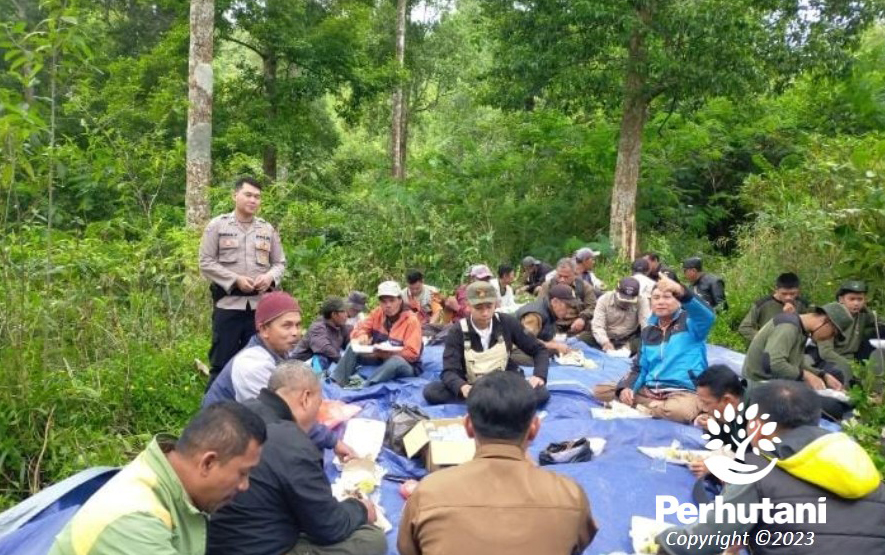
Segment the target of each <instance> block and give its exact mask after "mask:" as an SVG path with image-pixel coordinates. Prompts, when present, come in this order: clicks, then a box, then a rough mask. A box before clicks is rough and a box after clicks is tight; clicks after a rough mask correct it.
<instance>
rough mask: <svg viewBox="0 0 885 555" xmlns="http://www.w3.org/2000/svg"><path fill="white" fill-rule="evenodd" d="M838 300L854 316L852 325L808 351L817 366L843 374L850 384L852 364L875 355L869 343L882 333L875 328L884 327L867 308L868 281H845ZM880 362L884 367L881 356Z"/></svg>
mask: <svg viewBox="0 0 885 555" xmlns="http://www.w3.org/2000/svg"><path fill="white" fill-rule="evenodd" d="M836 299H837V300H838V301H839V304H841V305H842V306H844V307H845V308H847V309H848V312H849V313H851V318H852V321H851V325H850V326H848V329H846V330H845V333H844V334H843V336H842V337H834V338H833V339H829V340H826V341H818V342H817V344H816V345H815V346H813V347H810V348H809V349H808V354H809V355H811V357H812V359H813V360H814V362H815V366H819V367H821V368H827V369H828V370H830V371H834V372H835V373H837V374H838V373H840V372H841V373H842V374H843V375H844V379H845V381H846V382H847V381H848V380H850V379H851V363H853V362H855V361H864V360H867V359H868V358H870V356H871V355H872V354H873V352H874V349H873V348H872V345H870V341H869V340H870V339H875V338H876V337H877V336H878V335H879V334H880V333H881V332H879V333H877V329H876V328H877V326H881V324H878V323H877V322H876V318H875V316H874V315H873V313H872V312H870V310H869V309H868V308H867V284H866V283H865V282H863V281H860V280H849V281H846V282H844V283H843V284H842V285H841V286H840V287H839V290H838V291H837V292H836ZM883 327H885V326H883ZM881 331H882V332H885V330H881ZM815 347H816V348H815ZM878 360H879V361H880V363H879V364H880V365H881V357H879V358H878Z"/></svg>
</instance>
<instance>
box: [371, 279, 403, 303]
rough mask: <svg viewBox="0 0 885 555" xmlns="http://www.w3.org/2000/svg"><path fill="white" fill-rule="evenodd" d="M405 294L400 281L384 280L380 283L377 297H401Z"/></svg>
mask: <svg viewBox="0 0 885 555" xmlns="http://www.w3.org/2000/svg"><path fill="white" fill-rule="evenodd" d="M402 294H403V290H402V289H400V286H399V283H397V282H395V281H382V282H381V283H380V284H379V285H378V294H377V295H376V297H378V298H379V299H380V298H381V297H399V296H400V295H402Z"/></svg>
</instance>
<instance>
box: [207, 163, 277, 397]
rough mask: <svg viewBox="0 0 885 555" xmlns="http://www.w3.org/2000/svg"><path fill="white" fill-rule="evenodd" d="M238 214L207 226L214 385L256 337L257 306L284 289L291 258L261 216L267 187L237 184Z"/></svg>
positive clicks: (245, 179)
mask: <svg viewBox="0 0 885 555" xmlns="http://www.w3.org/2000/svg"><path fill="white" fill-rule="evenodd" d="M233 199H234V211H233V212H231V213H229V214H222V215H221V216H217V217H215V218H213V219H212V221H210V222H209V224H208V225H207V226H206V231H205V232H204V233H203V240H202V242H201V243H200V272H201V273H202V274H203V276H204V277H205V278H206V279H208V280H209V281H211V282H212V285H210V287H209V289H210V290H211V292H212V301H213V302H214V305H215V308H214V310H213V312H212V346H211V347H210V349H209V364H210V365H211V369H210V375H209V384H210V385H211V384H212V382H213V381H214V380H215V378H216V377H217V376H218V374H219V373H220V372H221V369H222V368H224V365H225V364H227V361H228V360H230V359H231V358H233V356H234V355H235V354H237V352H238V351H239V350H240V349H242V348H243V346H245V345H246V343H247V342H248V341H249V339H250V338H251V337H252V336H253V335H254V334H255V306H256V305H257V304H258V299H259V297H260V295H261V294H262V293H265V292H268V291H272V290H273V289H276V288H278V287H279V284H280V280H281V279H282V277H283V272H284V270H285V268H286V255H285V254H284V253H283V246H282V244H281V243H280V236H279V234H278V233H277V232H276V231H275V230H274V228H273V226H272V225H270V224H269V223H267V222H266V221H264V220H262V219H261V218H258V217H256V216H255V214H256V213H257V212H258V209H259V207H260V206H261V184H260V183H258V181H256V180H255V179H253V178H251V177H242V178H240V179H238V180H237V182H236V183H235V184H234V191H233Z"/></svg>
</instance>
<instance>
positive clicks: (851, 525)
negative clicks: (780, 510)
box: [746, 426, 885, 555]
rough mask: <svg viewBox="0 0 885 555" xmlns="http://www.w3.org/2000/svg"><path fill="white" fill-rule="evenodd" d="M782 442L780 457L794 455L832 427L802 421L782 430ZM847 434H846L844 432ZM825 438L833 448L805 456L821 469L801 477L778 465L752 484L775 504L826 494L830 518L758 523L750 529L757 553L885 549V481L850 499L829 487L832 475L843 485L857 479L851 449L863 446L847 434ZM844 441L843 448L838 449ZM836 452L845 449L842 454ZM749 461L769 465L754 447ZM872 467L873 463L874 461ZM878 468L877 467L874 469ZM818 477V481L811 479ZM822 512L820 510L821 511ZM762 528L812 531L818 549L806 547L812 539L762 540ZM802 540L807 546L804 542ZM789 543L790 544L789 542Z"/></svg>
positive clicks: (794, 554)
mask: <svg viewBox="0 0 885 555" xmlns="http://www.w3.org/2000/svg"><path fill="white" fill-rule="evenodd" d="M780 435H781V436H782V437H781V440H782V441H781V443H779V444H777V446H776V449H777V451H776V453H775V455H776V456H777V457H779V458H780V459H781V460H784V459H791V458H792V457H793V456H794V455H795V454H798V453H799V452H801V451H803V450H804V449H805V448H806V447H808V445H809V444H811V443H812V442H813V441H820V440H821V439H822V438H823V436H827V435H828V432H826V431H825V430H822V429H821V428H818V427H816V426H814V427H812V426H801V427H799V428H795V429H793V430H789V431H787V432H786V433H781V434H780ZM843 437H844V436H843ZM827 439H833V440H836V441H838V443H836V442H834V444H833V445H832V446H831V448H830V449H822V450H821V451H819V452H818V455H817V456H815V457H809V458H806V460H805V463H804V465H805V466H806V467H809V466H812V465H813V466H814V467H815V469H816V470H817V472H815V473H811V474H809V475H807V476H806V477H805V478H804V479H801V478H798V477H796V476H793V475H791V474H790V473H789V472H787V471H785V470H784V469H783V468H780V467H775V468H774V469H773V470H772V471H771V473H769V474H768V475H767V476H765V477H764V478H762V479H761V480H760V481H758V482H756V483H755V484H754V487H755V488H756V491H757V496H758V498H759V499H770V500H771V504H772V505H778V503H781V502H786V503H789V504H791V505H798V504H800V503H810V504H812V505H817V504H818V503H819V500H820V499H821V498H823V499H825V500H826V501H825V503H826V507H827V513H826V515H827V518H826V523H825V524H823V523H820V522H818V523H817V524H809V523H802V524H779V523H771V524H766V523H763V522H760V523H759V524H757V525H756V527H755V528H754V530H753V532H752V533H750V536H749V537H750V546H749V547H750V548H751V551H752V553H753V554H754V555H768V554H778V555H801V554H805V553H821V554H824V553H826V554H827V555H829V554H838V553H845V554H846V555H847V554H848V553H858V554H860V553H885V486H882V484H881V483H879V484H878V487H875V489H873V490H872V491H869V492H868V493H867V494H866V495H863V496H862V497H859V498H854V499H846V498H843V497H841V496H840V495H839V493H837V492H834V491H830V490H829V489H827V487H828V486H829V485H830V484H832V482H830V479H831V477H832V476H838V477H839V479H838V480H837V481H836V482H840V483H843V484H846V483H852V482H853V481H854V480H856V476H855V475H854V473H855V472H858V468H859V467H860V466H861V465H858V464H857V459H854V458H852V456H851V453H852V450H853V449H857V450H860V447H857V446H856V445H848V443H849V441H850V440H848V438H844V441H839V440H841V438H834V437H833V436H830V437H829V438H827ZM839 445H844V446H845V448H844V449H841V450H840V449H839V447H838V446H839ZM838 454H844V455H843V457H844V458H843V459H839V457H838ZM746 462H747V463H749V464H755V465H756V466H758V467H759V468H762V467H764V466H765V465H767V464H768V460H767V459H762V458H761V457H759V456H758V455H755V454H754V453H752V452H748V453H747V457H746ZM870 467H872V464H870ZM871 470H872V471H873V472H875V470H874V469H871ZM815 479H816V480H820V484H815V483H814V482H813V481H809V480H815ZM818 516H820V515H818ZM759 530H768V531H770V532H771V537H772V538H775V537H780V536H783V535H784V534H785V533H787V532H792V533H793V535H794V536H796V535H797V534H799V533H804V534H805V535H806V537H808V536H809V534H811V533H813V534H814V548H813V549H812V548H810V547H807V546H808V545H810V544H809V543H808V542H798V541H797V542H795V545H790V542H774V541H771V542H766V544H761V545H760V544H759V543H758V542H757V541H756V540H757V538H758V537H759V536H758V535H757V533H758V531H759ZM768 543H770V544H771V545H767V544H768ZM800 543H802V544H804V545H800ZM785 544H786V545H785Z"/></svg>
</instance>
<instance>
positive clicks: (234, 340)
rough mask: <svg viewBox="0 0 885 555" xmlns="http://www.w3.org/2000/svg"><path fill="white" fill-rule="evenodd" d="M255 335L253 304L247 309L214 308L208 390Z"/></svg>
mask: <svg viewBox="0 0 885 555" xmlns="http://www.w3.org/2000/svg"><path fill="white" fill-rule="evenodd" d="M253 335H255V310H254V309H253V308H252V307H251V306H250V307H249V308H247V309H246V310H226V309H224V308H218V307H215V308H214V310H213V311H212V346H211V347H210V348H209V364H210V368H209V383H208V384H207V385H206V390H207V391H208V390H209V387H210V386H211V385H212V382H214V381H215V378H217V377H218V374H220V373H221V370H222V369H223V368H224V366H225V365H226V364H227V363H228V361H230V359H232V358H234V355H236V354H237V353H238V352H240V349H242V348H243V347H245V346H246V343H248V342H249V339H251V338H252V336H253Z"/></svg>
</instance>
